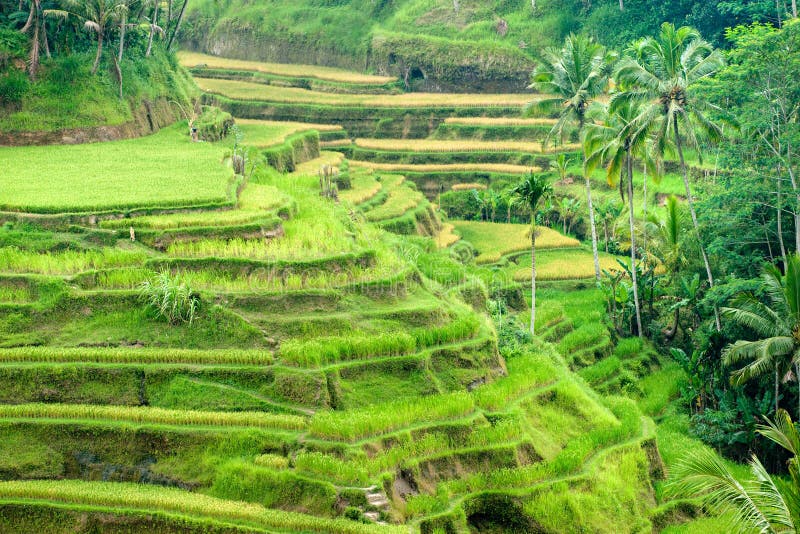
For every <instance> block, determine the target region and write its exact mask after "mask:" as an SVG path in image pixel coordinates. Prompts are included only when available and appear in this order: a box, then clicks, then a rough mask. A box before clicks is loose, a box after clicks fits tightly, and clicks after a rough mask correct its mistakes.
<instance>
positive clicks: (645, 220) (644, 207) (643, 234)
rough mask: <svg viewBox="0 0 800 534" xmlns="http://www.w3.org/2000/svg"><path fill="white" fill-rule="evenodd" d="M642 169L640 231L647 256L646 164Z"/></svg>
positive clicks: (643, 248)
mask: <svg viewBox="0 0 800 534" xmlns="http://www.w3.org/2000/svg"><path fill="white" fill-rule="evenodd" d="M642 170H643V171H644V179H643V180H642V210H643V212H644V223H645V227H644V232H642V250H643V251H644V257H645V258H646V257H647V164H645V165H644V168H643V169H642Z"/></svg>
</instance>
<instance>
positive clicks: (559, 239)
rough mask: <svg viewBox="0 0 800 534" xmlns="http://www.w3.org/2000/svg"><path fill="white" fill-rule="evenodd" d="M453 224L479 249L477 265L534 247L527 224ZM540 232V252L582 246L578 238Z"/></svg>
mask: <svg viewBox="0 0 800 534" xmlns="http://www.w3.org/2000/svg"><path fill="white" fill-rule="evenodd" d="M453 225H454V226H455V228H456V232H458V233H459V234H460V235H461V237H463V238H464V240H466V241H469V242H470V243H472V245H474V246H475V248H476V249H477V250H478V253H479V255H478V257H477V258H476V260H475V261H476V262H477V263H481V264H486V263H496V262H498V261H500V258H502V257H503V256H505V255H506V254H511V253H512V252H520V251H525V250H530V248H531V227H530V225H527V224H508V223H490V222H480V221H453ZM536 232H537V234H536V249H537V250H546V249H554V248H573V247H578V246H580V242H579V241H578V240H577V239H575V238H572V237H569V236H565V235H564V234H561V233H559V232H557V231H555V230H553V229H551V228H548V227H546V226H537V227H536Z"/></svg>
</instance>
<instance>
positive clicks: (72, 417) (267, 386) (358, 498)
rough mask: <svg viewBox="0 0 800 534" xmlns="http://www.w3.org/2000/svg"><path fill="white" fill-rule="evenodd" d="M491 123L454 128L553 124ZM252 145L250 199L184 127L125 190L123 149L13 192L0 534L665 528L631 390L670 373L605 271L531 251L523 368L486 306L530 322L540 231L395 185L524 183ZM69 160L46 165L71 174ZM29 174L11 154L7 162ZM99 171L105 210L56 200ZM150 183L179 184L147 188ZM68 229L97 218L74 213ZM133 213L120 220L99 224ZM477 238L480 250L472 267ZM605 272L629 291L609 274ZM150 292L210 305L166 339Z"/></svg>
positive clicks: (148, 141) (553, 250) (369, 142)
mask: <svg viewBox="0 0 800 534" xmlns="http://www.w3.org/2000/svg"><path fill="white" fill-rule="evenodd" d="M181 61H182V62H183V63H184V64H186V65H190V66H196V65H198V64H201V63H202V64H205V65H206V66H207V67H208V68H216V69H228V70H253V71H258V72H264V73H267V74H274V75H278V76H286V77H316V78H318V79H320V80H327V81H330V82H337V83H347V84H376V85H377V84H383V83H387V82H388V81H390V80H389V79H387V78H381V77H374V76H370V75H361V74H357V73H349V72H346V71H339V70H336V69H326V68H317V67H313V68H308V67H305V66H283V65H271V64H263V63H253V62H243V61H233V60H224V59H221V58H213V57H210V56H202V55H199V54H184V55H183V56H182V58H181ZM198 81H199V83H200V84H201V86H202V87H204V88H206V89H208V90H214V91H216V90H219V91H220V92H222V93H224V94H226V95H227V96H230V97H232V98H241V99H246V100H249V101H253V102H256V104H255V105H256V106H258V104H257V102H258V101H264V102H267V103H266V104H264V106H267V107H268V106H269V105H270V104H269V102H308V103H324V104H332V105H341V106H370V107H373V108H385V109H387V110H388V109H390V108H394V107H398V108H413V107H427V106H434V107H436V106H440V107H445V108H446V107H454V106H464V107H470V106H520V105H521V104H523V103H526V102H527V101H529V100H530V98H531V97H530V95H442V94H419V93H411V94H404V95H384V94H381V95H367V94H332V93H322V92H312V91H307V90H301V89H293V88H286V87H276V86H270V85H265V84H252V83H244V82H236V81H231V80H223V79H213V80H212V79H199V80H198ZM404 113H405V112H404ZM318 120H323V119H318ZM425 120H426V121H427V119H425ZM537 120H538V119H537ZM480 121H483V122H480ZM492 121H495V119H484V118H475V119H473V120H472V121H467V122H462V123H457V122H453V124H468V125H477V126H480V125H481V124H485V125H487V126H496V125H502V124H508V125H512V126H524V125H539V124H541V125H545V126H546V125H548V124H550V123H549V122H548V120H539V121H540V122H535V121H531V120H525V121H524V122H521V123H519V122H517V121H520V119H518V118H515V117H510V118H508V119H497V122H492ZM503 121H505V122H503ZM237 122H238V124H239V129H240V131H241V132H242V133H243V134H244V136H243V139H242V143H243V144H244V145H246V146H249V147H253V148H258V149H259V150H257V151H253V153H254V154H257V155H258V157H257V158H256V156H253V157H254V159H257V160H256V161H251V162H250V163H251V164H253V168H254V172H252V174H249V175H248V179H247V180H242V179H236V180H231V179H230V178H231V177H230V176H229V175H230V170H229V169H228V168H226V167H222V166H221V165H219V162H220V160H221V153H222V152H223V151H224V150H225V148H226V147H228V146H229V144H230V140H225V141H223V142H221V143H200V144H191V143H189V142H188V141H187V139H186V135H185V133H183V132H180V131H179V130H174V131H172V130H166V131H164V132H162V134H159V135H160V136H162V137H158V136H154V137H153V138H144V139H140V140H134V141H129V142H125V143H128V144H129V146H130V147H131V148H130V150H131V152H132V153H134V154H137V155H141V160H137V161H136V162H135V164H134V163H132V162H131V161H130V159H128V160H124V159H120V161H117V162H116V163H115V165H116V167H111V166H109V167H108V169H111V170H113V171H114V173H115V174H108V176H113V180H107V182H108V183H101V182H102V179H101V178H100V172H99V171H97V172H95V170H94V167H95V166H98V167H101V168H105V167H104V165H106V163H105V161H106V159H108V158H107V156H109V154H110V155H111V156H113V155H114V154H116V152H114V150H113V149H107V147H113V146H114V144H113V143H109V144H106V145H102V146H100V147H99V148H98V147H92V146H89V145H87V146H86V147H76V148H79V149H81V150H84V152H81V153H82V154H83V155H84V157H83V158H78V157H77V156H75V157H74V160H69V161H71V162H72V163H74V168H69V169H68V168H66V167H65V166H64V165H63V162H62V165H60V166H58V165H56V164H55V163H52V162H45V163H40V162H35V165H40V168H41V169H42V170H43V172H45V171H46V176H44V177H43V178H42V180H43V182H40V183H38V185H36V186H30V185H29V186H25V185H20V186H15V187H19V188H20V189H18V190H14V191H12V193H13V194H12V193H6V191H5V190H4V191H3V192H1V193H0V199H2V202H5V201H6V200H5V197H4V196H2V195H6V194H8V195H9V197H8V198H9V199H10V200H9V202H11V200H13V201H15V202H16V204H14V207H15V209H17V210H18V212H17V213H14V214H11V215H6V214H0V222H6V224H0V301H1V302H0V428H2V429H3V440H0V472H2V473H3V474H4V477H5V478H7V479H9V480H6V481H4V482H0V530H2V526H3V521H7V522H9V523H13V524H14V525H16V526H17V527H18V528H17V531H19V532H30V531H41V532H48V531H50V530H52V531H56V529H57V528H58V529H62V530H63V527H64V525H70V526H71V525H88V526H87V527H86V528H94V526H98V525H99V526H98V527H97V528H98V529H100V528H101V527H102V528H103V529H106V530H109V531H112V532H116V531H120V532H127V531H145V530H150V531H156V532H159V531H164V532H190V533H195V532H197V533H199V532H223V531H225V532H227V531H233V529H237V530H236V531H237V532H239V531H242V532H265V533H267V532H323V533H345V534H348V533H353V534H360V533H394V532H398V533H399V532H421V533H422V532H424V533H429V532H430V533H432V532H470V531H472V532H495V531H497V532H499V531H503V530H504V529H505V528H506V526H507V525H509V524H513V525H515V527H514V528H516V529H517V531H521V532H531V531H540V530H541V531H547V532H562V531H591V532H609V533H610V532H621V531H626V530H631V531H648V530H652V524H651V520H650V519H648V518H650V517H651V515H650V511H651V510H652V508H653V499H654V497H653V491H652V487H653V484H660V481H659V480H658V477H657V475H655V474H652V473H655V471H654V470H653V469H652V466H654V465H655V461H654V460H653V454H652V451H653V449H652V443H653V439H654V437H655V436H656V432H657V429H656V427H655V425H654V423H653V422H652V420H651V419H650V418H649V417H647V416H645V415H644V412H643V411H642V409H640V404H639V403H638V400H636V399H634V398H632V397H625V396H622V394H621V391H622V390H621V389H620V388H621V387H622V386H621V384H624V383H626V380H627V379H628V377H629V376H630V373H634V372H636V370H637V369H644V368H647V366H649V365H651V364H652V362H651V361H650V360H651V356H652V355H651V354H650V353H649V351H648V348H647V347H645V346H643V345H641V344H640V345H636V344H635V343H636V341H638V340H633V341H630V340H628V341H625V342H624V343H623V342H620V344H619V345H618V346H617V347H614V346H613V344H612V336H611V334H610V332H609V331H608V329H607V328H606V326H605V324H604V323H603V322H602V321H601V314H602V313H603V309H602V296H601V295H600V294H599V290H596V289H593V288H589V289H581V290H578V289H577V287H578V285H579V284H583V282H580V281H581V280H583V279H586V278H590V277H591V276H592V275H593V266H592V258H591V253H590V252H588V251H587V250H585V249H584V248H581V245H580V243H579V242H577V241H576V240H575V239H573V238H570V237H567V236H564V235H562V234H560V233H558V232H557V231H555V230H552V229H549V228H544V227H540V228H538V232H539V234H538V236H537V247H538V248H539V251H538V253H537V262H538V270H539V279H540V280H542V281H543V282H546V281H550V282H551V283H550V284H549V285H547V284H545V287H544V288H543V289H542V290H541V293H540V294H539V297H540V299H541V302H542V304H541V310H540V313H539V314H538V315H537V332H538V333H539V336H538V337H537V338H536V339H534V340H532V341H530V342H529V341H528V340H527V339H525V337H524V335H525V332H524V330H525V329H524V327H523V328H522V329H521V332H522V333H521V334H519V335H520V336H521V339H522V341H521V342H520V344H519V345H518V347H517V348H515V349H513V350H509V349H508V348H506V347H504V346H503V345H502V344H500V343H499V342H498V331H499V329H500V328H501V326H500V323H498V322H497V320H496V318H495V317H490V316H489V315H488V314H487V313H486V309H487V302H488V301H489V299H491V300H492V301H494V302H495V303H497V302H502V303H505V304H506V307H507V310H506V311H505V312H504V313H507V314H509V315H508V316H510V317H512V318H514V319H515V320H518V321H521V322H522V323H523V324H524V323H525V321H526V319H528V318H529V315H527V316H526V313H529V312H526V311H524V310H525V309H526V308H527V304H526V295H525V290H526V288H527V286H528V282H529V279H528V278H526V277H528V276H530V274H529V273H530V271H529V269H530V268H529V263H530V257H529V255H528V254H526V251H527V250H528V247H529V246H530V236H529V233H528V232H529V227H528V226H527V225H522V224H500V223H489V222H466V221H449V222H445V223H442V221H440V220H439V216H438V214H437V213H436V211H435V210H434V208H433V206H432V205H431V204H430V202H429V201H428V200H426V199H425V197H424V195H423V194H422V192H420V191H418V190H417V188H416V187H415V185H414V183H413V182H411V181H409V180H406V179H405V178H404V176H403V175H401V174H402V173H403V172H404V171H409V172H419V173H431V174H432V175H433V176H434V177H435V175H436V173H448V172H459V171H467V172H470V171H474V172H479V173H505V174H522V173H526V172H529V171H530V170H531V168H530V167H528V166H523V165H506V164H480V163H463V164H453V165H402V164H380V163H372V162H359V161H349V162H347V163H345V162H344V156H343V155H342V154H341V153H338V152H334V151H328V152H322V153H320V154H319V156H317V155H316V154H317V153H316V151H315V152H314V154H313V155H311V156H306V157H305V158H301V159H308V161H301V160H297V161H294V162H293V164H294V165H293V168H294V170H293V171H292V172H278V171H276V170H275V168H268V166H267V164H266V162H267V161H268V160H267V158H266V156H265V153H266V152H267V150H265V148H266V147H274V146H276V145H280V144H281V143H283V142H284V141H286V140H287V139H288V138H289V137H290V136H293V135H296V134H298V133H300V132H304V131H306V130H310V129H314V130H317V131H323V132H329V133H330V132H334V133H335V135H334V136H331V137H330V139H334V142H335V138H340V139H342V138H345V137H347V136H349V132H345V131H344V130H342V128H341V126H333V127H331V126H326V125H323V124H314V123H307V124H306V123H297V122H269V121H250V120H238V121H237ZM339 132H341V133H339ZM154 139H155V140H157V141H158V142H157V143H156V142H154ZM345 141H346V139H345ZM359 143H360V145H359V146H366V147H368V148H373V149H376V150H396V151H409V152H414V151H421V150H430V151H436V152H444V153H446V152H451V151H457V150H461V151H470V150H475V151H487V152H500V153H502V152H510V151H524V152H536V151H537V150H539V151H540V149H541V145H540V144H539V143H534V142H514V141H492V142H481V141H464V142H462V141H461V140H459V141H440V140H402V139H371V138H370V139H360V140H358V141H357V145H358V144H359ZM365 143H366V145H365ZM67 148H72V147H66V148H62V147H46V148H43V149H42V150H52V151H53V152H52V153H53V154H55V155H56V156H59V157H60V156H61V151H62V150H66V149H67ZM17 150H19V151H20V152H14V151H17ZM28 150H31V151H33V150H34V149H7V151H6V149H0V157H3V156H6V157H7V158H10V157H11V156H15V155H16V154H18V153H19V154H22V153H27V152H26V151H28ZM92 150H94V152H91V151H92ZM109 150H110V151H109ZM195 151H196V152H195ZM76 153H77V152H76ZM88 154H92V155H94V159H92V158H88V157H86V155H88ZM176 154H181V155H183V156H182V157H186V158H187V159H190V160H192V161H187V163H186V167H185V169H184V168H183V167H181V166H179V169H178V170H180V171H181V172H172V173H171V174H170V173H167V171H166V170H165V169H164V168H161V167H159V166H157V165H154V167H153V169H152V170H151V171H148V170H147V169H148V167H147V166H148V165H150V160H152V161H154V162H161V161H162V160H163V161H166V160H168V159H169V158H174V157H175V156H176ZM309 158H310V159H309ZM99 160H102V161H103V163H102V164H98V163H97V162H98V161H99ZM9 161H10V159H9ZM181 161H182V160H181ZM13 164H14V165H17V166H18V167H19V165H21V164H19V163H13ZM123 164H127V165H128V166H129V167H130V169H127V170H125V169H120V168H119V167H121V166H122V165H123ZM201 165H202V167H203V168H202V169H201V168H200V166H201ZM323 165H333V166H337V167H340V170H341V171H342V173H343V174H346V175H347V178H348V179H349V185H350V187H349V188H347V187H346V186H344V187H342V188H340V189H339V190H338V192H337V196H338V199H334V198H330V197H331V196H333V195H329V194H323V193H325V192H324V191H322V190H321V182H320V178H319V174H318V173H319V170H320V167H321V166H323ZM20 168H21V167H20ZM248 168H249V167H248ZM170 169H171V171H174V169H173V168H170ZM203 169H205V171H207V169H213V170H214V172H213V173H211V174H208V175H206V174H203V172H205V171H203ZM117 171H119V172H117ZM217 171H219V172H217ZM20 172H21V171H20ZM81 173H84V174H85V175H86V176H91V177H93V178H92V180H95V181H93V182H92V184H94V185H96V188H97V190H96V191H95V190H92V191H88V192H86V191H67V190H66V189H67V188H68V187H69V185H70V184H71V185H72V187H73V188H74V187H75V183H76V181H75V180H77V178H75V177H77V176H80V175H81ZM398 173H399V174H398ZM206 176H208V177H206ZM143 177H144V179H143ZM155 177H158V178H160V179H163V180H164V182H165V183H164V184H153V183H151V182H152V181H153V180H155ZM217 179H219V183H218V182H217ZM62 180H64V184H63V186H62V185H61V181H62ZM204 180H205V181H204ZM81 183H83V182H81ZM212 185H213V187H212ZM145 186H146V187H145ZM24 187H28V189H24ZM59 187H61V188H62V189H59ZM149 187H152V188H155V190H154V191H150V190H149V189H148V188H149ZM51 188H52V189H51ZM167 189H169V191H170V193H169V194H168V193H165V192H164V191H165V190H167ZM170 194H172V195H173V196H169V195H170ZM215 195H216V196H215ZM153 197H156V198H158V199H161V198H167V199H169V202H170V203H171V204H170V205H171V206H172V207H174V206H176V205H178V204H179V203H181V202H187V203H188V204H189V205H192V206H196V205H197V204H198V203H201V202H204V203H208V202H211V200H209V199H216V201H218V202H222V203H225V204H224V205H223V206H216V205H215V206H197V209H193V210H175V209H172V208H170V209H158V207H159V205H157V204H156V205H153V204H151V200H152V198H153ZM206 197H208V198H206ZM23 200H24V202H23ZM76 206H77V207H80V210H81V211H86V212H87V213H85V214H84V215H81V216H73V215H70V214H68V213H66V212H67V211H71V210H73V209H77V208H76ZM123 206H124V207H125V209H126V210H130V212H128V211H124V212H120V213H115V214H113V217H108V218H106V217H104V216H103V215H102V211H103V210H107V209H112V208H118V209H120V210H122V207H123ZM144 207H147V208H148V209H146V210H142V209H141V208H144ZM212 208H213V209H212ZM217 208H220V209H217ZM222 208H224V209H222ZM28 211H30V212H36V211H48V212H52V213H51V214H50V215H49V216H48V217H46V218H43V217H42V216H41V215H40V214H37V213H28ZM43 221H44V222H43ZM131 231H133V234H131ZM132 238H133V239H132ZM462 240H463V241H469V242H470V243H471V244H472V245H473V246H474V247H475V248H476V249H477V251H478V253H479V255H478V257H477V258H476V261H474V262H473V261H472V258H471V257H466V256H465V255H464V254H463V251H464V250H465V249H468V247H461V248H459V247H460V245H459V244H458V241H462ZM468 254H469V253H468V252H467V255H468ZM602 261H603V266H604V267H607V268H618V265H617V263H616V261H615V258H614V257H612V256H609V255H603V258H602ZM156 275H159V276H161V277H166V278H167V279H168V280H170V281H171V282H173V283H174V284H176V285H177V284H183V287H182V288H181V289H182V290H185V292H186V294H187V295H189V296H191V297H192V298H195V299H197V303H198V308H197V316H196V317H195V318H194V320H193V321H192V322H181V321H173V322H169V321H168V320H167V319H166V318H164V317H160V316H159V315H158V314H157V313H156V310H155V309H154V308H153V307H152V306H149V305H148V304H147V303H146V302H145V301H144V300H143V298H142V296H141V295H140V291H141V287H142V283H143V282H145V281H148V282H151V283H153V281H154V280H156ZM563 279H569V280H570V282H569V283H573V282H572V281H576V280H577V281H578V282H575V283H574V284H573V285H572V286H569V287H565V288H564V289H561V286H559V285H558V283H556V282H554V281H558V280H563ZM171 290H173V291H175V288H174V287H173V288H171ZM508 316H507V317H506V318H508ZM515 335H516V334H515ZM575 372H577V373H580V376H581V378H580V379H578V378H577V377H576V375H575ZM606 393H609V395H608V396H606V395H605V394H606ZM642 395H644V393H642ZM652 397H653V398H648V399H645V400H643V401H642V402H641V406H644V407H646V409H647V412H646V413H648V414H651V413H655V412H657V411H658V410H660V409H661V408H663V404H664V403H666V402H667V400H668V398H669V393H666V394H664V395H660V396H658V395H652ZM664 399H667V400H664ZM659 402H660V403H661V405H660V406H661V408H659V406H656V405H658V403H659ZM659 431H660V430H659ZM656 456H657V455H656ZM109 473H110V474H109ZM31 479H36V480H31ZM106 479H111V480H113V481H111V480H108V481H106ZM99 480H103V481H102V482H101V481H99ZM133 481H137V483H132V482H133ZM383 523H385V524H383ZM80 528H83V527H80ZM126 529H127V530H126Z"/></svg>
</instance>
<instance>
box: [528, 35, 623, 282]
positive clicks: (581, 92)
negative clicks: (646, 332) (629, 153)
mask: <svg viewBox="0 0 800 534" xmlns="http://www.w3.org/2000/svg"><path fill="white" fill-rule="evenodd" d="M614 59H615V56H614V55H613V54H612V53H610V52H608V51H607V50H606V49H605V47H603V46H602V45H601V44H599V43H597V42H595V41H594V40H593V39H591V38H590V37H584V36H580V35H572V34H571V35H569V36H568V37H567V38H566V40H565V41H564V46H563V47H562V48H560V49H558V48H548V49H547V50H545V51H544V53H543V55H542V62H541V63H540V64H539V65H538V66H537V67H536V70H535V71H534V72H533V83H532V84H531V85H530V87H531V88H533V89H536V90H537V91H539V92H541V93H545V94H547V95H551V97H550V98H545V99H542V100H539V101H535V102H531V103H530V104H528V105H527V106H526V108H525V109H526V113H527V114H542V113H544V114H551V113H555V112H557V113H558V114H559V117H558V121H557V122H556V124H555V125H554V126H553V128H552V130H551V131H550V133H549V134H548V138H547V140H546V141H550V140H551V139H553V138H555V139H561V138H562V137H563V135H564V129H565V127H566V125H567V124H568V123H570V122H572V123H576V124H577V126H578V134H579V136H580V135H582V134H583V129H584V126H585V124H586V111H587V109H588V108H589V104H591V102H592V101H593V100H595V99H596V98H597V96H598V95H600V94H602V93H603V92H604V91H605V90H606V88H607V86H608V79H609V74H610V72H611V68H612V65H613V61H614ZM584 174H585V173H584ZM584 180H585V181H586V205H587V209H588V211H589V226H590V228H591V234H592V255H593V257H594V274H595V278H597V279H598V280H599V279H600V257H599V254H598V251H597V225H596V224H595V218H594V207H593V205H592V186H591V181H590V179H589V175H588V174H585V175H584Z"/></svg>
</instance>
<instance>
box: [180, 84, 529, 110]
mask: <svg viewBox="0 0 800 534" xmlns="http://www.w3.org/2000/svg"><path fill="white" fill-rule="evenodd" d="M195 80H196V81H197V85H198V86H199V87H200V89H202V90H203V91H206V92H208V93H215V94H219V95H223V96H227V97H228V98H233V99H235V100H249V101H259V102H285V103H294V104H321V105H330V106H354V107H364V108H376V107H389V108H420V107H482V106H487V107H522V106H524V105H525V104H527V103H528V102H530V101H531V95H530V94H468V93H454V94H448V93H404V94H399V95H365V94H361V95H358V94H345V93H323V92H319V91H309V90H307V89H298V88H295V87H279V86H274V85H264V84H260V83H252V82H240V81H234V80H222V79H216V78H195Z"/></svg>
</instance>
